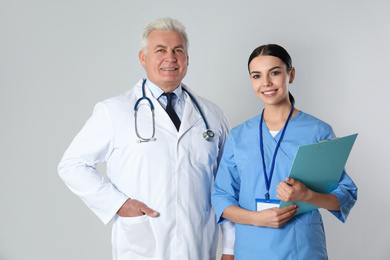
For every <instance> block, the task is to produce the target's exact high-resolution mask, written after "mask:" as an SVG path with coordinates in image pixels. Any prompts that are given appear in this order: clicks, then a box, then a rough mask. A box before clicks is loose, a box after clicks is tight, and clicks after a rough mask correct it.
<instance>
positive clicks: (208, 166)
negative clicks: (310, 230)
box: [58, 18, 234, 260]
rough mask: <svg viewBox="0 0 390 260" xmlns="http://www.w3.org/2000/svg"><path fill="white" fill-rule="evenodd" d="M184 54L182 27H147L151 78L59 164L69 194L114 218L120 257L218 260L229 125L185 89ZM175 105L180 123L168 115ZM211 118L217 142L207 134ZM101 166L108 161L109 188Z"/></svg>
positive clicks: (105, 110) (97, 120) (102, 113)
mask: <svg viewBox="0 0 390 260" xmlns="http://www.w3.org/2000/svg"><path fill="white" fill-rule="evenodd" d="M187 51H188V38H187V34H186V32H185V28H184V26H183V25H182V24H181V23H180V22H179V21H177V20H175V19H171V18H162V19H157V20H155V21H153V22H151V23H150V24H148V25H147V26H146V27H145V28H144V30H143V32H142V36H141V51H140V52H139V60H140V62H141V64H142V66H143V67H145V69H146V74H147V79H141V80H139V82H138V83H137V84H136V85H135V87H134V88H132V89H131V90H129V91H127V92H125V93H123V94H122V95H120V96H117V97H114V98H110V99H107V100H105V101H103V102H100V103H98V104H97V105H96V106H95V109H94V111H93V114H92V116H91V117H90V119H89V120H88V121H87V122H86V124H85V125H84V127H83V128H82V129H81V131H80V132H79V134H78V135H77V136H76V137H75V139H74V140H73V142H72V143H71V145H70V146H69V148H68V149H67V151H66V152H65V154H64V156H63V158H62V160H61V162H60V164H59V167H58V171H59V175H60V177H61V178H62V180H63V181H64V182H65V184H66V185H67V186H68V187H69V188H70V190H71V191H72V192H74V193H75V194H77V195H78V196H80V198H81V199H82V200H83V201H84V202H85V203H86V204H87V205H88V207H89V208H90V209H91V210H92V211H93V212H94V213H96V215H97V216H98V217H99V218H100V219H101V220H102V221H103V222H104V223H105V224H107V223H109V222H110V221H113V231H112V232H113V234H112V247H113V259H120V260H121V259H126V260H128V259H164V260H165V259H180V260H182V259H194V260H199V259H207V260H209V259H216V249H217V240H218V226H217V225H216V216H215V213H214V210H213V208H212V206H211V201H210V197H211V188H212V185H213V182H214V178H215V174H216V172H217V167H218V163H219V161H220V158H221V155H222V151H223V147H224V143H225V139H226V137H227V135H228V131H229V128H230V126H229V123H228V120H227V119H226V117H225V115H224V113H223V112H222V111H221V109H220V108H218V107H217V106H216V105H215V104H213V103H211V102H210V101H208V100H206V99H203V98H201V97H199V96H197V95H196V94H195V93H194V92H193V91H192V90H191V89H189V88H188V87H187V86H185V85H184V84H183V83H182V79H183V78H184V76H185V75H186V72H187V67H188V61H189V58H188V53H187ZM206 84H207V82H206ZM164 93H174V95H172V94H171V97H167V96H166V94H164ZM191 96H192V97H193V98H194V100H192V99H191ZM144 97H147V98H148V99H149V100H150V102H151V104H149V101H148V100H146V99H145V98H144ZM168 99H170V100H168ZM137 100H140V102H139V104H138V107H137V116H136V118H135V114H134V110H135V109H134V108H135V103H136V102H137ZM169 107H170V108H169ZM151 108H152V109H154V112H153V113H154V115H153V113H152V112H151ZM172 108H173V110H174V111H175V113H176V115H177V117H178V118H179V121H177V118H176V119H171V117H170V115H168V113H172V111H170V112H167V110H171V109H172ZM202 114H203V117H202ZM204 119H205V120H206V121H207V123H208V125H207V127H208V128H209V129H210V130H212V132H213V135H214V137H213V138H212V140H210V139H209V140H206V138H204V136H203V133H204V132H205V131H206V125H205V123H206V121H205V120H204ZM140 136H141V138H140ZM149 137H153V138H149ZM142 138H144V139H142ZM98 163H106V164H107V167H106V169H107V176H108V180H107V181H106V180H105V179H104V177H103V176H102V175H101V174H100V173H99V171H98V170H97V168H96V166H97V164H98ZM222 231H223V234H224V239H223V242H224V243H223V244H224V245H223V253H224V255H223V256H222V259H233V246H234V226H233V225H232V224H231V223H227V225H226V226H224V227H222Z"/></svg>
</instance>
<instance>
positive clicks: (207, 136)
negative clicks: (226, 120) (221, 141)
mask: <svg viewBox="0 0 390 260" xmlns="http://www.w3.org/2000/svg"><path fill="white" fill-rule="evenodd" d="M145 84H146V79H144V81H143V82H142V97H140V98H139V99H137V101H136V102H135V104H134V120H135V125H134V127H135V133H136V135H137V137H138V138H139V140H137V142H138V143H142V142H149V141H156V138H155V137H154V135H155V130H156V129H155V120H154V106H153V103H152V101H151V100H150V98H148V97H147V96H146V94H145ZM183 91H184V92H185V93H187V95H188V96H189V97H190V98H191V100H192V103H194V105H195V107H196V109H197V110H198V111H199V114H200V116H201V117H202V119H203V122H204V124H205V127H206V132H204V133H203V137H204V139H206V140H207V141H211V140H212V139H213V138H214V132H213V131H211V130H210V129H209V125H208V124H207V121H206V118H205V116H204V114H203V112H202V109H201V108H200V106H199V104H198V102H197V101H196V99H195V98H194V97H193V96H192V95H191V93H190V92H189V91H188V90H187V89H185V88H183ZM142 100H146V101H148V103H149V105H150V110H151V112H152V124H153V133H152V136H151V137H149V138H144V137H142V136H141V135H140V134H139V132H138V127H137V113H138V107H139V106H140V102H141V101H142Z"/></svg>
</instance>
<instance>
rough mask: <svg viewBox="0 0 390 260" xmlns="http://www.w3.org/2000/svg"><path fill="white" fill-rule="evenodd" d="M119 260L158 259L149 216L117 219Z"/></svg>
mask: <svg viewBox="0 0 390 260" xmlns="http://www.w3.org/2000/svg"><path fill="white" fill-rule="evenodd" d="M117 243H118V247H117V248H118V252H119V255H120V256H121V258H120V259H158V258H157V255H158V247H157V239H156V235H155V231H154V228H153V225H152V223H151V221H150V217H149V216H146V215H144V216H140V217H126V218H124V217H120V218H119V219H118V237H117Z"/></svg>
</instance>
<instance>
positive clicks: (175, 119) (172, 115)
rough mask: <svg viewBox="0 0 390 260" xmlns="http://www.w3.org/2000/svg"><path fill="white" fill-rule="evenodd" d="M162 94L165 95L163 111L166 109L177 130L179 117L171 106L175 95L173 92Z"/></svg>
mask: <svg viewBox="0 0 390 260" xmlns="http://www.w3.org/2000/svg"><path fill="white" fill-rule="evenodd" d="M163 95H164V96H166V97H167V100H168V102H167V107H166V108H165V111H167V114H168V115H169V117H170V118H171V120H172V122H173V124H174V125H175V126H176V129H177V131H179V128H180V119H179V117H178V116H177V114H176V112H175V110H174V109H173V106H172V98H173V96H174V95H175V93H163Z"/></svg>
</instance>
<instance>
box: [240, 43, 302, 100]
mask: <svg viewBox="0 0 390 260" xmlns="http://www.w3.org/2000/svg"><path fill="white" fill-rule="evenodd" d="M260 55H262V56H266V55H269V56H274V57H277V58H279V59H281V60H282V61H283V62H284V64H286V67H287V71H291V69H292V60H291V57H290V54H288V52H287V51H286V50H285V49H284V48H283V47H282V46H280V45H277V44H266V45H261V46H259V47H257V48H256V49H254V51H253V52H252V54H251V55H250V56H249V60H248V71H249V64H250V63H251V61H252V60H253V59H254V58H256V57H258V56H260ZM249 73H250V71H249ZM288 96H289V99H290V102H291V104H293V105H294V104H295V99H294V97H293V95H291V93H290V91H289V92H288Z"/></svg>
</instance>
